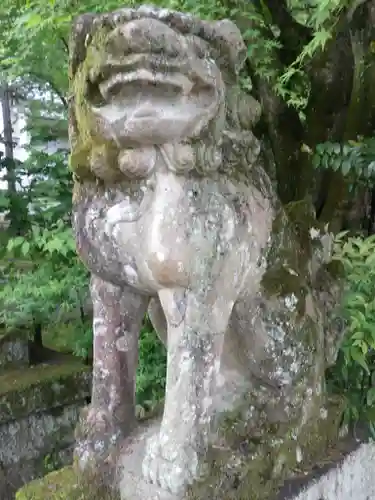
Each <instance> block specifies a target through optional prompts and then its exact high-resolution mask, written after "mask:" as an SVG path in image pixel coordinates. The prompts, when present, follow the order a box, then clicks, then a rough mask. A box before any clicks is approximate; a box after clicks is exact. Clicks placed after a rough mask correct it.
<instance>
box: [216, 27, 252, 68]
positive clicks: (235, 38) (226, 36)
mask: <svg viewBox="0 0 375 500" xmlns="http://www.w3.org/2000/svg"><path fill="white" fill-rule="evenodd" d="M211 25H212V33H211V34H210V35H211V36H210V38H211V40H210V42H211V44H212V46H213V47H214V48H215V49H216V51H217V52H218V53H219V58H220V60H219V61H217V62H218V63H219V65H220V66H222V67H225V68H226V69H227V70H228V69H229V70H230V72H232V73H234V74H235V75H238V73H239V72H240V70H241V68H242V66H243V65H244V63H245V60H246V57H247V47H246V45H245V42H244V40H243V38H242V35H241V32H240V30H239V29H238V28H237V26H236V25H235V24H234V23H233V22H232V21H230V20H229V19H223V20H222V21H216V22H213V23H212V24H211Z"/></svg>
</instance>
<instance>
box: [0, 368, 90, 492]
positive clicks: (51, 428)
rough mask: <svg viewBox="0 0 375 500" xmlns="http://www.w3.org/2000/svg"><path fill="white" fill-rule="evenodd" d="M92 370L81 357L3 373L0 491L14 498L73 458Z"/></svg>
mask: <svg viewBox="0 0 375 500" xmlns="http://www.w3.org/2000/svg"><path fill="white" fill-rule="evenodd" d="M90 381H91V374H90V371H89V370H88V368H87V367H85V366H83V365H82V364H81V363H78V362H76V361H71V362H70V363H67V364H62V365H43V366H36V367H28V368H27V369H23V370H12V371H9V372H6V373H4V374H3V375H2V376H0V491H1V498H2V500H8V499H9V500H10V499H12V498H13V495H14V493H15V491H16V490H17V489H18V488H19V487H20V486H21V485H23V484H25V483H26V482H28V481H30V480H32V479H34V478H36V477H40V476H43V475H44V474H46V473H47V472H48V470H49V468H50V467H54V468H58V467H60V466H62V465H64V464H67V463H69V462H71V460H72V456H73V443H74V431H75V427H76V425H77V422H78V417H79V412H80V408H81V407H82V406H84V405H85V403H86V400H87V398H88V397H89V394H90V387H91V383H90Z"/></svg>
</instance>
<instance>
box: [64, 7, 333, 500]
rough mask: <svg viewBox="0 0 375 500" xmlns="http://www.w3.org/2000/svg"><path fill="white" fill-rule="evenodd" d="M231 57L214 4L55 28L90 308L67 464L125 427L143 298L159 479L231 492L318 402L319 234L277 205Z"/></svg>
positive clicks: (301, 434) (307, 419)
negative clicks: (154, 373)
mask: <svg viewBox="0 0 375 500" xmlns="http://www.w3.org/2000/svg"><path fill="white" fill-rule="evenodd" d="M245 57H246V46H245V44H244V42H243V39H242V37H241V34H240V32H239V30H238V29H237V27H236V26H235V25H234V24H233V23H232V22H231V21H228V20H223V21H218V22H207V21H202V20H200V19H197V18H195V17H193V16H191V15H187V14H182V13H179V12H172V11H168V10H165V9H158V8H155V7H148V6H147V7H146V6H143V7H140V8H138V9H121V10H118V11H115V12H113V13H110V14H105V15H90V14H87V15H83V16H80V17H79V18H78V19H77V20H76V22H75V24H74V28H73V33H72V39H71V60H70V81H71V90H72V92H71V98H70V140H71V146H72V152H71V167H72V169H73V171H74V175H75V188H74V195H73V201H74V228H75V234H76V241H77V249H78V252H79V254H80V256H81V258H82V260H83V261H84V263H85V264H86V265H87V267H88V268H89V269H90V271H91V273H92V279H91V294H92V301H93V307H94V320H93V330H94V367H93V388H92V401H91V406H90V408H89V409H88V411H87V412H86V415H85V417H84V422H85V424H87V425H86V434H85V435H84V436H81V438H80V439H78V442H77V449H76V454H77V457H78V459H79V463H80V464H81V466H82V467H83V468H84V466H85V463H87V461H88V459H89V458H93V457H94V458H95V457H96V458H97V457H99V456H102V455H103V453H107V452H108V450H109V449H112V448H116V446H117V447H118V446H119V444H120V443H123V442H124V439H125V438H126V437H127V436H129V435H130V434H131V433H132V432H133V430H134V428H135V423H136V419H135V377H136V368H137V357H138V350H137V346H138V335H139V331H140V329H141V324H142V320H143V318H144V316H145V313H146V312H147V311H148V313H149V316H150V318H151V320H152V322H153V324H154V326H155V329H156V330H157V332H158V334H159V335H160V337H161V339H162V340H163V342H164V343H165V345H166V348H167V356H168V357H167V382H166V393H165V405H164V412H163V417H162V420H161V423H160V428H159V430H158V432H157V433H155V434H154V435H153V436H152V437H151V438H150V439H149V441H148V444H147V446H146V450H145V453H144V457H143V465H142V471H143V477H144V478H145V481H146V483H150V484H152V483H153V484H155V485H156V486H157V487H160V488H161V489H162V490H164V491H166V492H170V493H173V494H175V495H176V494H178V493H179V492H186V491H187V489H188V488H192V487H193V486H194V484H196V485H198V484H199V488H203V487H208V486H207V484H209V485H210V488H211V490H210V491H212V492H213V497H212V498H231V497H230V496H228V495H229V494H228V492H227V490H226V489H225V488H229V487H231V488H234V486H233V485H234V481H235V479H236V478H237V480H238V478H240V479H241V481H240V484H241V485H242V484H245V483H244V479H243V478H244V477H245V476H244V471H245V470H246V471H247V473H246V474H247V476H246V477H251V481H252V483H251V484H253V486H252V487H255V486H254V485H255V484H256V482H258V483H259V481H260V479H259V477H260V475H259V470H262V471H263V470H264V468H266V469H267V468H268V469H269V468H270V467H271V465H270V464H269V463H268V462H267V460H269V459H268V458H267V457H269V453H271V452H270V450H272V453H271V455H272V457H273V459H272V460H273V461H272V467H271V469H272V470H273V472H272V474H273V475H272V474H271V472H270V471H269V474H270V477H271V476H272V477H276V478H280V477H282V474H281V472H280V471H281V470H284V469H285V468H288V467H289V468H290V467H292V466H293V464H295V463H296V460H297V459H296V456H297V458H298V450H297V448H298V447H300V448H301V450H303V449H304V446H305V445H304V444H303V443H305V444H306V439H305V437H306V436H307V435H310V434H308V433H307V429H310V430H311V429H315V427H314V426H316V423H317V422H318V421H319V419H323V420H324V418H326V417H324V418H323V417H322V415H323V416H324V415H326V414H327V411H326V406H324V405H326V399H325V397H324V370H325V369H326V367H327V366H328V364H329V363H332V361H333V359H334V357H335V353H336V345H337V340H338V338H339V336H340V332H341V330H340V329H337V328H334V325H333V323H332V321H331V319H330V318H331V315H330V314H329V313H330V311H331V310H332V309H333V305H334V304H335V303H336V299H337V296H336V295H335V287H334V286H333V281H332V279H331V278H332V277H331V274H330V273H329V269H328V265H327V263H328V262H329V259H330V248H329V242H330V239H329V235H327V234H326V233H325V232H324V231H323V230H322V228H320V227H319V225H318V223H317V222H316V220H315V218H314V214H313V213H312V212H311V211H309V208H308V207H307V205H306V203H304V202H301V203H299V204H298V203H297V204H294V205H293V206H292V207H290V209H289V211H286V210H284V209H283V208H282V207H281V206H280V203H279V201H278V198H277V196H276V194H275V191H274V189H273V187H272V185H271V182H270V180H269V178H268V176H267V174H266V172H265V170H264V168H263V167H262V154H261V145H260V142H259V141H258V140H257V139H256V137H255V136H254V134H253V132H252V128H253V127H254V125H255V124H256V122H257V121H258V120H259V117H260V114H261V110H260V105H259V103H258V102H257V101H256V100H255V99H254V98H253V97H251V96H250V95H248V94H246V93H245V92H244V91H242V90H241V87H240V80H239V71H240V69H241V67H242V66H243V64H244V61H245ZM306 207H307V208H306ZM332 325H333V326H332ZM324 412H325V413H324ZM228 422H229V423H228ZM311 422H314V425H311ZM271 429H272V431H271ZM309 432H310V431H309ZM255 438H256V439H257V440H258V441H256V440H255ZM255 442H258V443H262V446H258V447H257V446H256V445H255V444H254V443H255ZM306 446H307V444H306ZM307 448H308V447H307ZM228 450H229V451H228ZM296 450H297V451H296ZM301 453H302V455H303V451H302V452H301ZM209 457H211V459H209ZM212 457H214V458H212ZM223 457H224V458H225V459H224V458H223ZM301 460H302V459H301ZM250 462H251V463H254V464H255V463H257V464H258V468H257V469H256V470H257V471H258V472H257V473H256V474H255V475H254V474H253V473H252V472H251V467H250V468H249V467H248V465H246V464H249V463H250ZM228 464H229V465H228ZM259 464H261V465H259ZM265 464H266V465H265ZM207 467H208V469H209V470H208V469H207ZM228 467H231V471H232V472H231V474H232V475H231V476H230V477H231V479H228V480H227V482H226V483H225V485H223V481H222V480H220V481H219V480H218V479H217V478H218V477H223V476H222V475H221V476H220V474H221V473H222V472H223V470H224V469H225V468H228ZM215 468H216V470H218V471H219V470H220V471H221V473H220V474H216V475H215V474H214V472H213V470H214V469H215ZM223 468H224V469H223ZM268 469H267V470H268ZM271 469H270V470H271ZM254 470H255V469H254ZM249 471H250V472H249ZM277 471H278V472H277ZM241 474H242V475H241ZM249 474H250V476H249ZM215 477H216V479H215ZM228 477H229V476H228ZM204 478H206V479H204ZM198 479H200V481H197V480H198ZM232 483H233V484H232ZM272 484H273V483H272ZM202 485H206V486H202ZM228 485H229V486H228ZM241 487H242V486H241ZM196 488H198V486H196ZM215 488H216V489H215ZM200 491H206V490H200ZM228 491H229V490H228ZM215 495H216V496H215ZM220 495H221V496H220ZM131 498H136V497H135V496H134V497H131ZM155 498H156V497H155ZM157 498H159V497H157ZM160 498H161V497H160ZM173 498H175V497H173ZM199 498H203V497H202V496H199ZM239 498H240V497H239ZM246 498H252V497H246ZM254 498H258V497H254ZM259 498H260V497H259ZM266 498H270V497H266Z"/></svg>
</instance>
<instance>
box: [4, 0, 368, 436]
mask: <svg viewBox="0 0 375 500" xmlns="http://www.w3.org/2000/svg"><path fill="white" fill-rule="evenodd" d="M124 3H126V5H127V6H133V5H134V4H133V2H132V1H128V2H124V1H120V0H96V1H95V2H94V1H92V0H82V1H80V2H77V1H76V0H48V1H47V0H2V2H1V5H0V22H1V30H0V88H1V89H2V94H1V95H2V104H3V107H4V105H6V104H7V103H8V105H9V106H10V107H11V108H12V110H13V111H15V110H18V109H20V108H22V110H23V112H24V114H25V115H26V129H27V131H28V133H29V137H30V141H29V144H28V153H29V156H28V159H27V160H26V161H24V162H19V161H17V160H16V159H15V158H14V155H12V154H9V151H8V154H7V155H6V156H5V157H2V158H0V162H1V165H2V167H3V168H2V170H1V171H0V172H1V173H0V177H1V176H3V177H4V180H7V181H8V187H7V188H2V189H0V212H1V211H2V212H3V213H4V214H5V215H6V221H7V224H5V226H4V228H3V230H2V231H0V282H2V284H3V286H2V288H1V289H0V322H1V323H3V325H4V326H6V327H9V326H11V325H15V324H17V325H20V324H21V325H29V326H30V332H31V335H32V336H34V338H35V339H36V340H37V341H39V342H42V343H44V344H46V345H49V346H52V347H55V348H59V349H62V350H69V351H73V352H74V353H75V354H76V355H78V356H82V357H83V358H85V359H86V360H87V361H89V358H90V355H91V352H90V351H91V343H92V331H91V326H90V321H91V318H90V307H89V306H88V304H89V300H88V273H87V271H86V270H85V269H84V267H83V266H82V264H81V263H80V262H79V260H78V258H77V256H76V253H75V245H74V241H73V237H72V231H71V227H70V217H71V209H72V207H71V190H72V178H71V174H70V172H69V169H68V167H67V159H68V147H67V103H68V99H69V88H68V78H67V75H68V71H67V66H68V47H69V30H70V25H71V21H72V19H73V17H75V16H76V15H77V14H79V13H83V12H103V11H110V10H113V9H115V8H118V7H122V6H124ZM155 3H157V4H158V5H162V6H163V7H170V8H175V9H179V10H185V11H189V12H192V13H194V14H197V15H199V16H201V17H204V18H209V19H221V18H223V17H229V18H231V19H233V20H234V21H235V22H236V23H237V24H238V26H239V27H240V28H241V30H242V33H243V36H244V39H245V41H246V43H247V46H248V60H247V63H246V66H245V68H244V71H243V73H242V75H241V78H242V85H243V88H244V89H246V90H248V91H251V92H252V93H253V94H254V95H255V97H256V98H257V99H259V101H260V102H261V104H262V108H263V116H262V119H261V122H260V124H259V126H258V127H257V129H256V131H255V132H256V134H257V135H258V136H259V137H260V138H262V140H263V143H264V156H265V165H266V168H267V170H268V172H269V174H270V176H271V178H272V179H273V180H274V182H275V185H276V188H277V190H278V193H279V195H280V198H281V200H282V202H283V203H288V202H290V201H294V200H299V199H302V198H304V197H306V196H309V197H311V199H312V200H313V202H314V205H315V208H316V213H317V217H318V218H319V219H320V220H322V221H324V222H328V223H329V225H330V227H331V229H332V230H333V231H334V232H336V233H339V235H338V237H337V240H336V247H335V251H336V257H337V258H338V259H341V260H342V261H343V262H344V265H345V269H346V275H347V293H346V296H345V300H344V302H343V304H342V315H343V317H344V318H345V320H346V322H347V335H346V337H345V341H344V343H343V345H342V348H341V351H340V355H339V358H338V362H337V364H336V366H335V367H334V368H333V369H332V370H331V371H330V373H329V374H328V377H327V382H328V384H329V386H330V387H331V390H334V391H338V392H340V393H342V394H344V395H345V396H346V397H347V401H348V405H347V412H346V417H345V418H346V419H347V421H351V422H353V421H357V420H358V419H360V418H365V419H367V420H368V421H369V423H370V427H371V426H372V425H373V424H372V422H374V421H375V415H374V404H375V394H374V378H375V377H374V375H373V372H374V345H375V340H374V338H375V333H374V332H375V311H374V307H375V306H374V299H373V290H374V285H375V272H374V270H373V269H374V265H373V264H374V259H375V257H374V250H375V245H374V237H373V236H372V232H373V230H374V221H375V196H374V192H373V178H374V172H375V139H374V124H375V115H374V113H375V106H374V104H375V86H374V85H373V82H374V79H375V64H374V62H375V60H374V57H375V50H374V47H375V46H374V40H375V33H374V27H375V2H374V1H372V0H370V1H369V0H368V1H363V0H288V1H287V0H253V1H245V0H232V1H229V0H205V1H202V0H201V1H199V0H166V1H161V0H158V1H156V2H155ZM4 125H5V126H4V133H3V134H2V136H1V137H0V140H3V142H5V141H6V139H5V136H6V135H7V134H6V132H7V133H8V136H9V133H10V135H11V132H12V131H11V130H9V127H8V130H7V124H4ZM46 142H48V143H53V144H55V146H56V145H57V146H58V147H55V149H54V152H53V153H51V152H46V151H45V150H44V149H43V148H42V147H41V146H43V144H45V143H46ZM8 143H9V141H8ZM8 146H9V144H8ZM13 146H14V145H13V143H12V147H13ZM343 229H345V230H347V231H348V232H346V233H344V234H343V233H340V231H342V230H343ZM37 337H38V338H37ZM164 383H165V352H164V349H163V348H162V346H161V345H160V343H159V342H158V341H157V340H156V336H155V333H154V332H153V331H152V328H151V325H150V323H149V320H148V319H147V318H145V323H144V329H143V331H142V338H141V342H140V366H139V370H138V398H139V400H142V401H149V400H154V399H158V398H159V397H160V395H161V394H162V390H163V386H164ZM371 428H372V427H371Z"/></svg>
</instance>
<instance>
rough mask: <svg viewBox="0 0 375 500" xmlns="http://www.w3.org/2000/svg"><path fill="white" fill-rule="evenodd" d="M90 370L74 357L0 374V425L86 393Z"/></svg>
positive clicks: (88, 393) (65, 402)
mask: <svg viewBox="0 0 375 500" xmlns="http://www.w3.org/2000/svg"><path fill="white" fill-rule="evenodd" d="M90 386H91V370H90V369H89V367H86V366H84V365H83V364H82V363H80V362H78V361H76V360H72V361H71V360H69V362H66V363H63V364H55V365H48V364H44V365H37V366H34V367H29V368H27V369H23V370H20V369H19V370H11V371H7V372H5V373H4V374H3V375H0V425H1V424H3V423H5V422H8V421H12V420H15V419H19V418H21V417H24V416H25V415H29V414H31V413H34V412H37V411H44V410H47V409H51V408H56V407H61V406H63V405H67V404H71V403H73V402H75V401H84V400H85V399H86V398H88V397H89V396H90Z"/></svg>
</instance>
